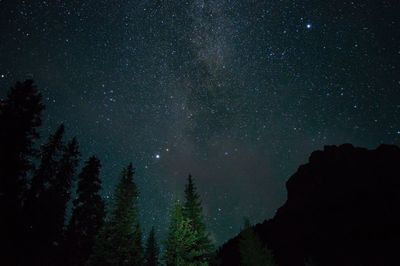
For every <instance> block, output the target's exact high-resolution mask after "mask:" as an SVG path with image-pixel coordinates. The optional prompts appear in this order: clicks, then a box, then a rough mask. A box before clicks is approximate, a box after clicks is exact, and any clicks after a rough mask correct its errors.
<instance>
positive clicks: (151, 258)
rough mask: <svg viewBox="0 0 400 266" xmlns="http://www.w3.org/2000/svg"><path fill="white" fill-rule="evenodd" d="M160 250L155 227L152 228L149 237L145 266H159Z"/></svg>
mask: <svg viewBox="0 0 400 266" xmlns="http://www.w3.org/2000/svg"><path fill="white" fill-rule="evenodd" d="M159 252H160V251H159V249H158V246H157V240H156V235H155V231H154V227H152V228H151V230H150V233H149V236H148V237H147V243H146V251H145V255H144V265H145V266H157V265H159V261H158V255H159Z"/></svg>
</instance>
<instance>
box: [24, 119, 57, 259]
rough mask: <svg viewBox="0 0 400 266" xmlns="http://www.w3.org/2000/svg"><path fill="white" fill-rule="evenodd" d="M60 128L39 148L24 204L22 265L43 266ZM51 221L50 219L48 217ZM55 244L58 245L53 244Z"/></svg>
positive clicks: (45, 255) (48, 254)
mask: <svg viewBox="0 0 400 266" xmlns="http://www.w3.org/2000/svg"><path fill="white" fill-rule="evenodd" d="M63 136H64V126H63V125H60V126H59V127H58V128H57V130H56V131H55V133H54V134H52V135H50V137H49V138H48V141H47V143H46V144H44V145H43V146H42V147H41V151H40V164H39V167H38V168H37V169H36V171H35V173H34V175H33V178H32V181H31V187H30V189H29V191H28V193H27V200H26V203H25V205H24V221H25V231H24V233H25V241H24V242H23V243H24V244H25V245H24V256H23V259H24V261H25V265H28V264H30V265H46V264H45V261H44V260H46V263H49V262H47V259H48V258H49V257H50V256H51V255H53V254H50V253H49V249H51V248H50V246H51V245H53V239H52V236H51V234H50V233H49V228H48V227H47V226H48V221H49V220H48V219H49V217H48V216H49V215H51V212H52V205H51V202H52V201H53V200H54V199H53V198H52V197H51V196H50V195H51V193H49V192H50V188H51V186H52V185H54V183H55V178H56V175H57V171H58V166H59V160H60V159H61V156H62V152H63V149H64V143H63ZM50 219H51V218H50ZM54 244H56V245H57V244H58V243H54Z"/></svg>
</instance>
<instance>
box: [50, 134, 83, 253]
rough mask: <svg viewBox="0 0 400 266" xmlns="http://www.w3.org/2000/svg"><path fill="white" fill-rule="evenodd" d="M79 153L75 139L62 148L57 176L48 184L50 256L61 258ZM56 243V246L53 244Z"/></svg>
mask: <svg viewBox="0 0 400 266" xmlns="http://www.w3.org/2000/svg"><path fill="white" fill-rule="evenodd" d="M79 157H80V152H79V150H78V142H77V140H76V138H73V139H72V140H70V141H69V142H68V143H67V145H66V146H65V147H64V148H63V154H62V157H61V159H60V161H59V163H58V169H57V174H56V177H55V179H54V183H52V184H50V188H49V191H48V198H49V200H50V199H52V200H51V202H50V204H49V207H50V209H51V214H50V215H47V219H46V222H47V227H48V230H47V233H48V234H49V237H50V238H51V239H52V243H53V245H52V246H51V247H52V249H53V252H51V253H52V254H55V256H56V257H57V258H61V256H60V253H59V252H61V251H59V250H60V245H61V243H62V241H63V240H64V239H63V238H64V228H65V218H66V209H67V204H68V202H69V200H70V196H71V186H72V181H73V178H74V175H75V171H76V167H77V165H78V163H79ZM55 242H57V243H58V244H55Z"/></svg>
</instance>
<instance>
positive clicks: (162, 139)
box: [0, 0, 400, 243]
mask: <svg viewBox="0 0 400 266" xmlns="http://www.w3.org/2000/svg"><path fill="white" fill-rule="evenodd" d="M399 14H400V1H395V0H393V1H377V0H375V1H372V0H360V1H357V0H355V1H339V0H330V1H328V0H320V1H312V0H310V1H305V0H304V1H294V0H290V1H289V0H270V1H237V0H210V1H205V0H203V1H202V0H193V1H150V0H148V1H132V0H131V1H128V0H118V1H111V0H109V1H105V0H86V1H78V0H69V1H60V0H47V1H20V0H0V29H1V31H0V33H1V34H0V88H1V91H0V96H4V95H5V92H6V89H8V87H9V86H11V85H12V84H13V83H14V82H15V81H17V80H24V79H26V78H33V79H34V80H35V82H36V84H37V86H38V88H39V89H40V91H41V92H42V94H43V97H44V102H45V104H46V107H47V108H46V111H45V113H44V126H43V129H42V135H43V136H44V137H46V136H47V135H48V134H49V132H53V131H54V130H55V128H56V127H57V125H58V124H59V123H61V122H64V123H65V126H66V129H67V133H68V136H69V137H71V136H74V135H76V136H77V137H78V140H79V142H80V146H81V151H82V155H83V159H84V160H85V159H86V158H87V157H89V156H90V155H91V154H96V155H97V156H98V157H99V158H100V159H101V161H102V165H103V168H102V179H103V180H104V191H103V193H104V197H105V198H111V197H112V193H113V186H114V185H115V184H116V182H117V180H118V178H119V177H120V172H121V170H122V167H124V166H126V165H127V164H128V163H129V162H131V161H132V162H133V164H134V165H135V167H136V169H137V171H136V172H137V174H136V177H135V178H136V182H137V184H138V186H139V189H140V193H141V196H140V205H139V208H140V212H141V221H142V224H143V226H144V228H145V231H147V230H148V229H149V227H150V226H151V225H155V226H156V227H157V229H158V231H159V234H160V235H161V236H162V235H163V234H164V232H165V229H164V227H165V225H166V223H167V209H168V206H169V204H170V203H171V202H172V201H173V200H174V199H176V198H180V197H181V196H182V193H183V189H184V184H185V182H186V178H187V175H188V173H189V172H190V173H192V175H193V176H194V178H195V181H196V184H197V186H198V190H199V193H200V195H201V197H202V200H203V208H204V212H205V215H206V218H207V226H208V228H209V230H210V232H211V235H212V236H213V237H214V238H215V240H216V241H217V243H221V242H223V241H226V240H227V239H228V238H230V237H232V236H234V235H235V234H237V233H238V231H239V229H240V227H241V225H242V222H243V217H249V218H250V220H251V221H252V222H260V221H263V220H264V219H266V218H270V217H272V215H273V214H274V213H275V211H276V209H277V208H278V207H279V206H281V205H282V203H283V202H284V200H285V198H286V191H285V182H286V180H287V179H288V178H289V176H290V175H291V174H293V173H294V172H295V171H296V169H297V167H298V166H299V165H300V164H303V163H305V162H307V158H308V156H309V154H310V153H311V152H312V151H313V150H316V149H321V148H323V146H324V145H327V144H341V143H345V142H350V143H353V144H354V145H357V146H364V147H368V148H374V147H376V146H377V145H379V144H380V143H391V144H393V143H394V144H400V15H399Z"/></svg>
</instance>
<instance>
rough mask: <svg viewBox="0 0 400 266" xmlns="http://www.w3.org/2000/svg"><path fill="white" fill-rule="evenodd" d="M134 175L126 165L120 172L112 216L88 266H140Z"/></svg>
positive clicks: (130, 165)
mask: <svg viewBox="0 0 400 266" xmlns="http://www.w3.org/2000/svg"><path fill="white" fill-rule="evenodd" d="M133 175H134V169H133V167H132V164H129V166H128V167H127V168H126V169H124V170H123V171H122V177H121V180H120V182H119V184H118V185H117V187H116V191H115V199H114V206H113V210H112V213H111V217H110V219H109V220H108V221H107V222H106V224H105V225H104V227H103V228H102V230H101V231H100V234H99V236H98V237H97V239H96V242H95V246H94V250H93V254H92V256H91V257H90V259H89V261H88V265H95V266H103V265H104V266H112V265H118V266H125V265H126V266H128V265H129V266H135V265H141V262H142V254H139V253H140V251H141V250H142V247H138V246H137V245H139V241H138V238H139V237H140V228H139V226H138V224H139V222H138V211H137V200H138V197H139V194H138V191H137V188H136V184H135V183H134V181H133ZM140 242H141V241H140Z"/></svg>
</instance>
